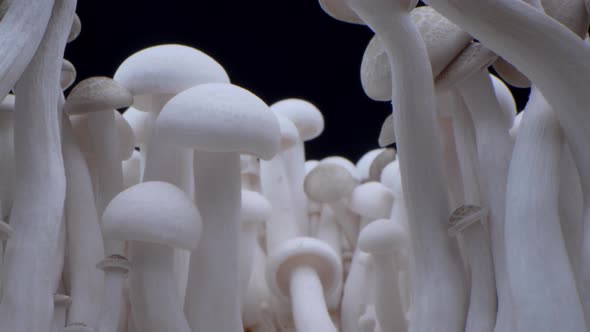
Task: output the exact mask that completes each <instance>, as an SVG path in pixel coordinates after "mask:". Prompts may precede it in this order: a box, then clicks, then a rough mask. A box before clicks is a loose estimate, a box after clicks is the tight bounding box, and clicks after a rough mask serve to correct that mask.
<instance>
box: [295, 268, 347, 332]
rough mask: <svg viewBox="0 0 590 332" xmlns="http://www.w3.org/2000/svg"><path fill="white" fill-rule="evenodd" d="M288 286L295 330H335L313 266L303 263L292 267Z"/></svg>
mask: <svg viewBox="0 0 590 332" xmlns="http://www.w3.org/2000/svg"><path fill="white" fill-rule="evenodd" d="M289 287H290V292H291V304H292V306H293V319H294V320H295V327H296V328H297V331H325V332H331V331H332V332H336V331H337V330H336V327H335V326H334V323H333V322H332V320H331V319H330V314H329V313H328V309H327V306H326V300H325V299H324V291H323V287H322V283H321V281H320V278H319V277H318V275H317V272H316V271H315V270H314V269H313V268H311V267H309V266H305V265H303V266H300V267H298V268H296V269H294V270H293V271H292V273H291V281H290V286H289Z"/></svg>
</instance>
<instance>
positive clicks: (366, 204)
mask: <svg viewBox="0 0 590 332" xmlns="http://www.w3.org/2000/svg"><path fill="white" fill-rule="evenodd" d="M392 206H393V193H392V192H391V189H389V188H387V187H386V186H385V185H384V184H381V183H379V182H366V183H363V184H361V185H359V186H357V187H356V188H354V190H353V191H352V194H351V196H350V202H349V203H348V207H349V208H350V210H351V211H352V212H355V213H357V214H359V215H361V216H363V217H365V218H368V219H369V220H375V219H381V218H388V217H389V215H390V214H391V208H392Z"/></svg>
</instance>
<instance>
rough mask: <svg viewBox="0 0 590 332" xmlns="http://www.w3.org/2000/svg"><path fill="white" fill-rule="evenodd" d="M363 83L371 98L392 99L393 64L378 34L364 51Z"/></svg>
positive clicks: (362, 65)
mask: <svg viewBox="0 0 590 332" xmlns="http://www.w3.org/2000/svg"><path fill="white" fill-rule="evenodd" d="M361 84H362V87H363V90H364V91H365V94H366V95H367V96H368V97H369V98H371V99H373V100H376V101H390V100H391V93H392V85H391V84H392V78H391V66H390V65H389V57H388V56H387V53H386V52H385V49H384V48H383V45H382V44H381V41H380V40H379V37H377V35H374V36H373V38H371V40H370V41H369V44H368V45H367V47H366V48H365V53H363V59H362V61H361Z"/></svg>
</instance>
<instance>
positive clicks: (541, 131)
mask: <svg viewBox="0 0 590 332" xmlns="http://www.w3.org/2000/svg"><path fill="white" fill-rule="evenodd" d="M562 135H563V134H562V131H561V128H560V126H559V123H558V122H557V119H556V118H555V116H554V114H553V111H552V110H551V107H550V106H549V105H548V104H547V103H546V102H545V100H544V98H543V95H541V93H540V92H539V91H538V90H536V89H533V91H532V93H531V97H530V100H529V104H528V105H527V110H526V111H525V115H524V119H523V124H522V125H521V128H520V130H519V133H518V136H517V139H516V145H515V148H514V154H513V159H512V162H511V164H510V173H509V177H508V190H507V193H508V195H507V197H506V229H505V232H506V252H507V253H510V255H507V256H506V262H507V267H508V269H507V271H508V280H509V283H510V288H511V292H512V299H513V302H514V306H513V308H514V310H515V314H514V317H515V319H516V327H517V328H518V330H519V331H557V330H559V331H586V324H585V322H584V315H583V311H582V305H581V303H580V299H579V297H578V292H577V289H576V283H575V280H574V277H573V273H572V271H571V266H570V263H569V259H568V257H567V252H566V249H565V244H564V242H563V237H562V233H561V228H560V223H559V215H558V188H559V164H560V162H559V159H560V152H561V151H560V150H561V147H562V139H563V138H562ZM531 165H532V167H531ZM547 262H551V264H547Z"/></svg>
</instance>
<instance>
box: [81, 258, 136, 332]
mask: <svg viewBox="0 0 590 332" xmlns="http://www.w3.org/2000/svg"><path fill="white" fill-rule="evenodd" d="M109 260H112V261H114V263H115V266H106V267H107V268H106V269H104V270H105V275H104V291H103V294H102V302H101V306H100V312H99V315H98V317H99V318H98V323H97V324H96V326H97V327H96V329H95V331H96V332H115V331H117V327H118V326H119V321H120V320H121V312H122V309H123V302H124V300H123V289H124V287H125V281H126V280H127V271H128V266H125V267H123V268H121V267H119V266H117V265H119V264H125V263H118V261H121V262H127V259H125V258H122V257H117V256H116V255H115V256H111V257H109V258H107V259H106V260H103V261H102V262H101V263H103V262H105V261H106V262H108V261H109ZM101 263H99V264H101ZM107 264H108V263H107ZM126 264H127V265H128V264H129V263H128V262H127V263H126ZM70 324H72V323H70Z"/></svg>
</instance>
